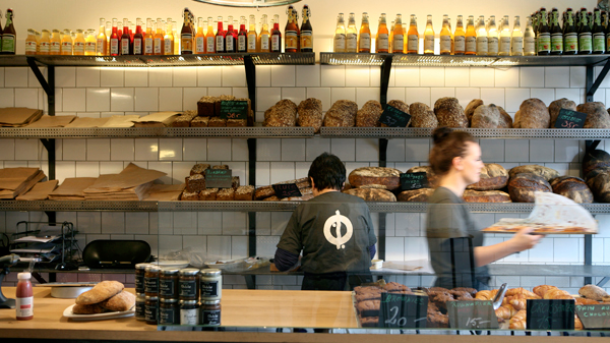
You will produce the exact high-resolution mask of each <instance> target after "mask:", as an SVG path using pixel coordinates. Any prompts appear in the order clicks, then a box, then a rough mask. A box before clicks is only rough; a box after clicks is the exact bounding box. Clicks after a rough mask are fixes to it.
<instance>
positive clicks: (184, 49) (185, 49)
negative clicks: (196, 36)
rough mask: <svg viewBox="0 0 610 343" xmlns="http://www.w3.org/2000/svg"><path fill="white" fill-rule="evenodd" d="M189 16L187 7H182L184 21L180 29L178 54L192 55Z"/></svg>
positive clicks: (191, 34)
mask: <svg viewBox="0 0 610 343" xmlns="http://www.w3.org/2000/svg"><path fill="white" fill-rule="evenodd" d="M190 20H191V16H190V12H189V10H188V8H185V9H184V22H183V23H182V29H181V30H180V54H181V55H192V54H193V53H194V49H193V31H192V30H191V22H190Z"/></svg>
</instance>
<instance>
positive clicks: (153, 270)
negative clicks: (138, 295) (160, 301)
mask: <svg viewBox="0 0 610 343" xmlns="http://www.w3.org/2000/svg"><path fill="white" fill-rule="evenodd" d="M159 270H161V268H159V266H155V265H153V264H151V265H148V266H146V273H145V274H144V293H146V295H150V296H155V297H156V296H159Z"/></svg>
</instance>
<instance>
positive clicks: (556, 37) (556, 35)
mask: <svg viewBox="0 0 610 343" xmlns="http://www.w3.org/2000/svg"><path fill="white" fill-rule="evenodd" d="M561 54H563V32H561V27H560V26H559V11H557V9H556V8H553V12H551V55H561Z"/></svg>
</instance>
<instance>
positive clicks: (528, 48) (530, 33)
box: [523, 16, 536, 56]
mask: <svg viewBox="0 0 610 343" xmlns="http://www.w3.org/2000/svg"><path fill="white" fill-rule="evenodd" d="M532 21H533V19H532V17H531V16H528V17H527V24H526V26H525V32H524V33H523V54H524V55H525V56H536V34H535V33H534V27H533V22H532Z"/></svg>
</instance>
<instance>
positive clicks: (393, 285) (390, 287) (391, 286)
mask: <svg viewBox="0 0 610 343" xmlns="http://www.w3.org/2000/svg"><path fill="white" fill-rule="evenodd" d="M383 289H385V290H386V291H388V292H394V291H409V292H410V291H411V289H410V288H409V287H407V286H405V285H402V284H399V283H398V282H389V283H387V284H386V285H385V286H383Z"/></svg>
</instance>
